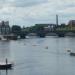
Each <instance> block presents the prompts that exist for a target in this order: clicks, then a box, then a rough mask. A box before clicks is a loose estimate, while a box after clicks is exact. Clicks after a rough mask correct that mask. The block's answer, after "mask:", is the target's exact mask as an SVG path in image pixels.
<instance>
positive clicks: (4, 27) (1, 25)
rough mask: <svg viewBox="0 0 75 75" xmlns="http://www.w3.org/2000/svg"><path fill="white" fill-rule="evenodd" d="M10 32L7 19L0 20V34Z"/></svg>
mask: <svg viewBox="0 0 75 75" xmlns="http://www.w3.org/2000/svg"><path fill="white" fill-rule="evenodd" d="M7 34H10V26H9V21H6V22H5V21H2V22H0V35H7Z"/></svg>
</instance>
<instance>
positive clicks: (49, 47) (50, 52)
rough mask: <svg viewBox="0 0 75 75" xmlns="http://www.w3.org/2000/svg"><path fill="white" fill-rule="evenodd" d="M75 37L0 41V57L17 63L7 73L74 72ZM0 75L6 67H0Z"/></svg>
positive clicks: (71, 74)
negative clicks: (71, 53) (70, 51)
mask: <svg viewBox="0 0 75 75" xmlns="http://www.w3.org/2000/svg"><path fill="white" fill-rule="evenodd" d="M68 49H71V50H72V51H73V52H75V37H63V38H58V37H46V38H29V39H24V40H17V41H0V61H5V58H8V60H9V61H12V62H13V63H14V67H13V69H12V70H8V73H7V75H75V57H73V56H70V55H69V53H68V52H67V50H68ZM0 75H6V71H4V70H0Z"/></svg>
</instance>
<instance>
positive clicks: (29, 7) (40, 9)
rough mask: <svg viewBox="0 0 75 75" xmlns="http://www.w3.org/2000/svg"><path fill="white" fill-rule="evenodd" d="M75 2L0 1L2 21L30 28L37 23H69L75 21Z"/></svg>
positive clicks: (42, 0) (60, 0)
mask: <svg viewBox="0 0 75 75" xmlns="http://www.w3.org/2000/svg"><path fill="white" fill-rule="evenodd" d="M74 10H75V0H0V19H2V20H9V21H10V23H11V24H19V25H25V26H28V25H29V26H30V25H34V24H35V23H55V19H56V18H55V15H56V14H58V15H59V18H60V19H59V21H60V23H62V22H65V23H66V22H67V21H68V20H70V19H75V18H74V17H75V11H74Z"/></svg>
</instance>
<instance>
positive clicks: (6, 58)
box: [6, 58, 8, 75]
mask: <svg viewBox="0 0 75 75" xmlns="http://www.w3.org/2000/svg"><path fill="white" fill-rule="evenodd" d="M7 64H8V59H7V58H6V65H7ZM6 75H8V69H7V67H6Z"/></svg>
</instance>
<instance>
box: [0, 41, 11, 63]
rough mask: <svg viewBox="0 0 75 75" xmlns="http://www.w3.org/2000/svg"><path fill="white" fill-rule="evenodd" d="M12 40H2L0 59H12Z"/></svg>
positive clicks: (0, 43)
mask: <svg viewBox="0 0 75 75" xmlns="http://www.w3.org/2000/svg"><path fill="white" fill-rule="evenodd" d="M10 54H11V53H10V42H9V41H0V61H1V62H2V61H5V59H6V58H7V59H8V60H9V59H10V57H11V55H10Z"/></svg>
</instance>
